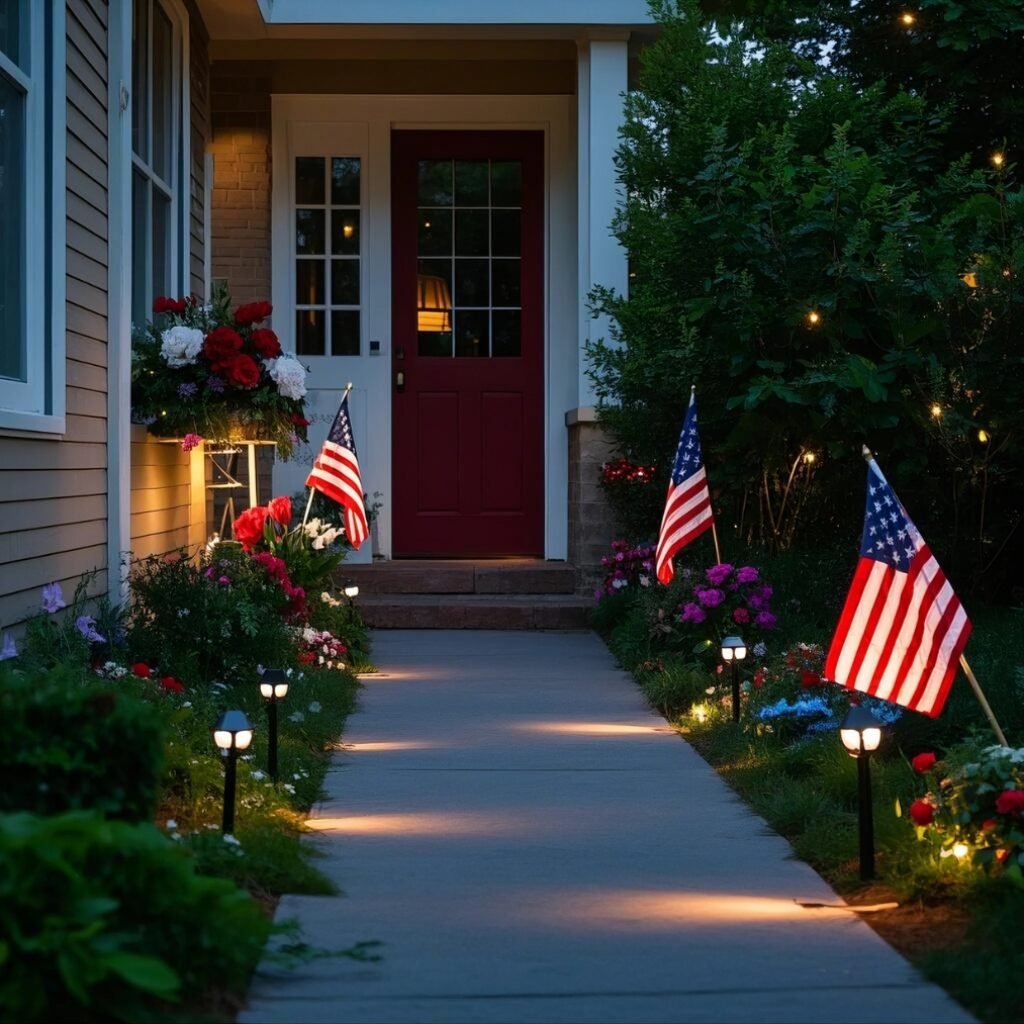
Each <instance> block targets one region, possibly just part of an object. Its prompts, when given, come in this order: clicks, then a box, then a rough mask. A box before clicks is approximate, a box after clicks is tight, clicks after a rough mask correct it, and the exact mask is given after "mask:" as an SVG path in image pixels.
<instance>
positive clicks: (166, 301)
mask: <svg viewBox="0 0 1024 1024" xmlns="http://www.w3.org/2000/svg"><path fill="white" fill-rule="evenodd" d="M187 302H188V299H170V298H168V297H167V296H166V295H161V296H160V297H159V298H158V299H154V300H153V312H154V313H177V314H178V315H179V316H180V315H181V314H182V313H184V312H185V304H186V303H187Z"/></svg>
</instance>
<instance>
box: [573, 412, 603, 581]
mask: <svg viewBox="0 0 1024 1024" xmlns="http://www.w3.org/2000/svg"><path fill="white" fill-rule="evenodd" d="M566 426H567V428H568V432H569V562H570V563H571V564H572V565H575V566H576V589H577V591H578V592H579V593H581V594H587V595H589V594H592V593H593V591H594V588H595V587H596V586H597V584H598V583H599V582H600V581H601V579H602V578H603V577H604V570H603V569H602V567H601V558H602V556H604V555H606V554H607V553H608V549H609V547H610V545H611V542H612V540H613V539H614V536H615V521H614V519H613V517H612V511H611V508H610V507H609V505H608V500H607V498H606V497H605V494H604V491H603V490H602V489H601V484H600V475H601V466H602V465H603V464H604V463H605V462H607V461H608V459H609V458H610V457H611V455H612V452H613V444H612V441H611V439H610V438H609V436H608V434H607V432H606V431H605V429H604V427H602V426H601V425H600V424H599V423H598V422H597V417H596V414H595V411H594V410H593V409H592V408H582V409H575V410H573V411H572V412H570V413H568V414H567V415H566Z"/></svg>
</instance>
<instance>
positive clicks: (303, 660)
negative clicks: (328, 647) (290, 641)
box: [299, 651, 316, 665]
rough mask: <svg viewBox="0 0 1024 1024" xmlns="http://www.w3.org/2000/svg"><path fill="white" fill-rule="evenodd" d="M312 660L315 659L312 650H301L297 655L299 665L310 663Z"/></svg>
mask: <svg viewBox="0 0 1024 1024" xmlns="http://www.w3.org/2000/svg"><path fill="white" fill-rule="evenodd" d="M314 661H316V655H315V654H314V653H313V652H312V651H303V652H302V654H300V655H299V664H300V665H312V664H313V662H314Z"/></svg>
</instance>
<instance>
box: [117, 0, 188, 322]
mask: <svg viewBox="0 0 1024 1024" xmlns="http://www.w3.org/2000/svg"><path fill="white" fill-rule="evenodd" d="M183 23H184V20H183V18H181V17H180V15H179V12H178V11H177V9H176V8H175V7H173V6H171V5H170V4H169V3H165V2H164V0H134V2H133V4H132V254H131V259H132V322H133V323H136V324H140V323H143V322H144V321H145V320H146V319H147V318H148V317H149V316H150V315H151V313H152V309H153V300H154V299H155V298H157V297H158V296H161V295H175V296H176V295H179V294H181V292H182V291H183V285H182V281H183V280H184V276H183V269H182V266H183V263H184V259H185V256H186V254H187V244H186V238H187V236H186V235H185V233H184V216H183V209H184V203H183V201H182V195H181V191H182V190H181V182H182V180H183V177H184V174H183V168H184V167H185V157H186V154H185V139H186V134H185V132H184V130H183V112H184V111H187V110H188V104H187V101H186V99H187V98H186V96H185V88H186V83H185V81H184V76H183V74H182V66H183V61H184V57H183V43H182V25H183Z"/></svg>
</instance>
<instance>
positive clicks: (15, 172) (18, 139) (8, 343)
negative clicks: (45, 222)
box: [0, 5, 25, 380]
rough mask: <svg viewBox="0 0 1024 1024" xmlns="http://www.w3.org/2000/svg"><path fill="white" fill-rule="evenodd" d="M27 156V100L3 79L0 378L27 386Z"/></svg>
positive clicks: (0, 102)
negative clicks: (25, 154) (25, 290)
mask: <svg viewBox="0 0 1024 1024" xmlns="http://www.w3.org/2000/svg"><path fill="white" fill-rule="evenodd" d="M16 7H17V5H15V8H16ZM8 9H10V8H9V7H8ZM0 17H2V15H0ZM16 27H17V23H16V22H15V28H16ZM24 153H25V98H24V96H23V95H22V94H21V93H20V92H18V91H17V90H16V89H15V88H14V87H13V86H12V85H11V83H10V82H8V80H7V79H6V78H4V77H3V76H2V75H0V239H3V248H4V252H3V253H2V259H0V377H8V378H11V379H13V380H25V330H24V323H23V316H24V310H23V308H22V306H23V303H24V298H23V294H24V277H23V274H24V267H25V261H24V259H23V256H22V254H23V253H24V251H25V220H24V216H25V215H24V209H25V200H24V195H25V167H24V163H23V160H24Z"/></svg>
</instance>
